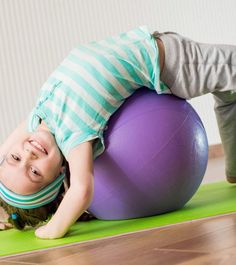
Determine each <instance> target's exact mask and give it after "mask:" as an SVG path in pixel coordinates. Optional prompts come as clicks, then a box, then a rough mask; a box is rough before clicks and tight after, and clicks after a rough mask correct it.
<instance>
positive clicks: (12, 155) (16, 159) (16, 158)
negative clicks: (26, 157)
mask: <svg viewBox="0 0 236 265" xmlns="http://www.w3.org/2000/svg"><path fill="white" fill-rule="evenodd" d="M11 157H12V158H13V159H14V160H15V161H20V158H19V157H18V156H17V155H14V154H11Z"/></svg>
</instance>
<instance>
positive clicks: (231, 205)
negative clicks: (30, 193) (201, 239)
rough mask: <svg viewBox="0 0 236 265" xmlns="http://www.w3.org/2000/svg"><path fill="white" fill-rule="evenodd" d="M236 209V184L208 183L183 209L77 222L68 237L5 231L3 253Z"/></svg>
mask: <svg viewBox="0 0 236 265" xmlns="http://www.w3.org/2000/svg"><path fill="white" fill-rule="evenodd" d="M234 211H236V186H234V185H230V184H228V183H226V182H217V183H211V184H205V185H202V186H201V187H200V189H199V190H198V192H197V193H196V194H195V195H194V197H193V198H192V199H191V200H190V201H189V202H188V203H187V204H186V206H185V207H184V208H182V209H181V210H178V211H175V212H171V213H166V214H162V215H157V216H152V217H146V218H139V219H132V220H122V221H101V220H92V221H89V222H79V223H76V224H75V225H73V226H72V228H71V229H70V232H69V233H68V234H67V236H66V237H64V238H62V239H55V240H41V239H38V238H36V237H35V236H34V230H33V229H30V230H27V231H17V230H15V229H12V230H8V231H1V232H0V256H6V255H12V254H17V253H22V252H29V251H33V250H38V249H45V248H51V247H56V246H62V245H66V244H71V243H75V242H83V241H87V240H93V239H98V238H105V237H108V236H114V235H119V234H123V233H127V232H134V231H140V230H144V229H149V228H155V227H161V226H165V225H170V224H176V223H180V222H185V221H190V220H196V219H200V218H205V217H210V216H216V215H221V214H226V213H230V212H234Z"/></svg>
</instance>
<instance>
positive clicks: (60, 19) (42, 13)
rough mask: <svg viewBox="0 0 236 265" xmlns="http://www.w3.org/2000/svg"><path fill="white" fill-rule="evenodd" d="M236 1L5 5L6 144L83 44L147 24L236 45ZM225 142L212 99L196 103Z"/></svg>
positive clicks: (0, 27) (0, 130) (1, 4)
mask: <svg viewBox="0 0 236 265" xmlns="http://www.w3.org/2000/svg"><path fill="white" fill-rule="evenodd" d="M235 13H236V1H235V0H224V1H222V0H178V1H174V0H0V81H1V86H0V120H1V127H0V142H2V141H3V139H4V138H5V137H6V136H7V135H8V134H9V133H10V131H11V130H12V129H13V128H14V127H15V126H16V125H17V124H18V123H19V122H20V121H21V120H23V119H24V118H25V117H26V116H27V114H28V112H29V111H30V110H31V108H32V106H33V104H34V103H35V100H36V97H37V94H38V91H39V89H40V87H41V85H42V84H43V82H44V81H45V80H46V78H47V77H48V75H49V74H50V73H51V72H52V71H53V70H54V68H55V67H56V66H57V65H58V64H59V63H60V61H61V60H62V59H63V58H64V57H65V56H66V54H67V53H68V52H69V51H70V49H71V48H73V47H74V46H75V45H76V44H77V43H86V42H89V41H92V40H98V39H102V38H104V37H107V36H110V35H114V34H117V33H119V32H122V31H126V30H129V29H132V28H135V27H137V26H139V25H147V26H148V27H149V28H150V31H154V30H159V31H167V30H168V31H177V32H179V33H181V34H183V35H185V36H188V37H190V38H192V39H195V40H197V41H201V42H215V43H229V44H235V43H236V30H235V25H236V16H235ZM191 103H192V104H193V105H194V107H195V109H196V110H197V111H198V113H199V114H200V116H201V118H202V120H203V122H204V124H205V127H206V130H207V134H208V138H209V143H210V144H215V143H219V142H220V139H219V134H218V131H217V126H216V121H215V117H214V113H213V99H212V97H211V95H207V96H203V97H201V98H197V99H194V100H192V101H191Z"/></svg>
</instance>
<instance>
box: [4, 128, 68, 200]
mask: <svg viewBox="0 0 236 265" xmlns="http://www.w3.org/2000/svg"><path fill="white" fill-rule="evenodd" d="M42 147H43V149H42ZM5 155H6V156H5V160H4V162H3V164H2V166H1V167H0V181H1V182H2V183H3V185H5V186H6V187H7V188H8V189H9V190H11V191H13V192H15V193H18V194H21V195H27V194H32V193H35V192H37V191H39V190H40V189H42V188H43V187H45V186H47V185H48V184H49V183H51V182H52V181H53V180H54V179H55V178H56V177H57V176H58V175H59V174H60V172H61V170H62V162H63V157H62V155H61V153H60V150H59V148H58V146H57V144H56V142H55V139H54V137H53V135H52V134H51V133H50V132H49V131H45V130H39V131H36V132H33V133H28V132H26V133H25V134H21V135H20V137H19V138H18V140H17V142H15V143H13V144H12V146H11V147H10V148H9V150H8V152H7V153H6V154H5Z"/></svg>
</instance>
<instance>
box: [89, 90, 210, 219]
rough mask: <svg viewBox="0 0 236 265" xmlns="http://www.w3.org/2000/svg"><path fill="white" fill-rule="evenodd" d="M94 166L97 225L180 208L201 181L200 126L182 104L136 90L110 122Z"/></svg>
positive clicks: (204, 153)
mask: <svg viewBox="0 0 236 265" xmlns="http://www.w3.org/2000/svg"><path fill="white" fill-rule="evenodd" d="M104 137H105V145H106V150H105V151H104V153H103V154H101V155H100V156H99V157H98V158H97V159H96V160H95V162H94V197H93V200H92V203H91V205H90V207H89V211H90V212H91V213H92V214H94V215H95V216H96V217H97V218H98V219H103V220H120V219H130V218H138V217H144V216H151V215H156V214H161V213H165V212H169V211H173V210H176V209H179V208H181V207H183V206H184V205H185V204H186V202H187V201H189V199H190V198H191V197H192V196H193V195H194V193H195V192H196V191H197V189H198V187H199V185H200V183H201V181H202V178H203V176H204V173H205V170H206V166H207V159H208V143H207V137H206V132H205V129H204V126H203V124H202V122H201V120H200V118H199V116H198V115H197V113H196V112H195V110H194V109H193V108H192V106H191V105H190V104H189V103H188V102H187V101H185V100H183V99H180V98H177V97H175V96H173V95H157V94H156V92H155V91H151V90H147V89H144V88H142V89H140V90H138V91H137V92H136V93H135V94H134V95H132V96H131V97H130V98H129V99H127V100H126V102H125V103H124V104H123V105H122V106H121V107H120V109H119V110H118V111H117V112H116V113H115V114H114V115H113V116H112V117H111V119H110V121H109V123H108V129H107V130H106V131H105V134H104Z"/></svg>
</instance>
